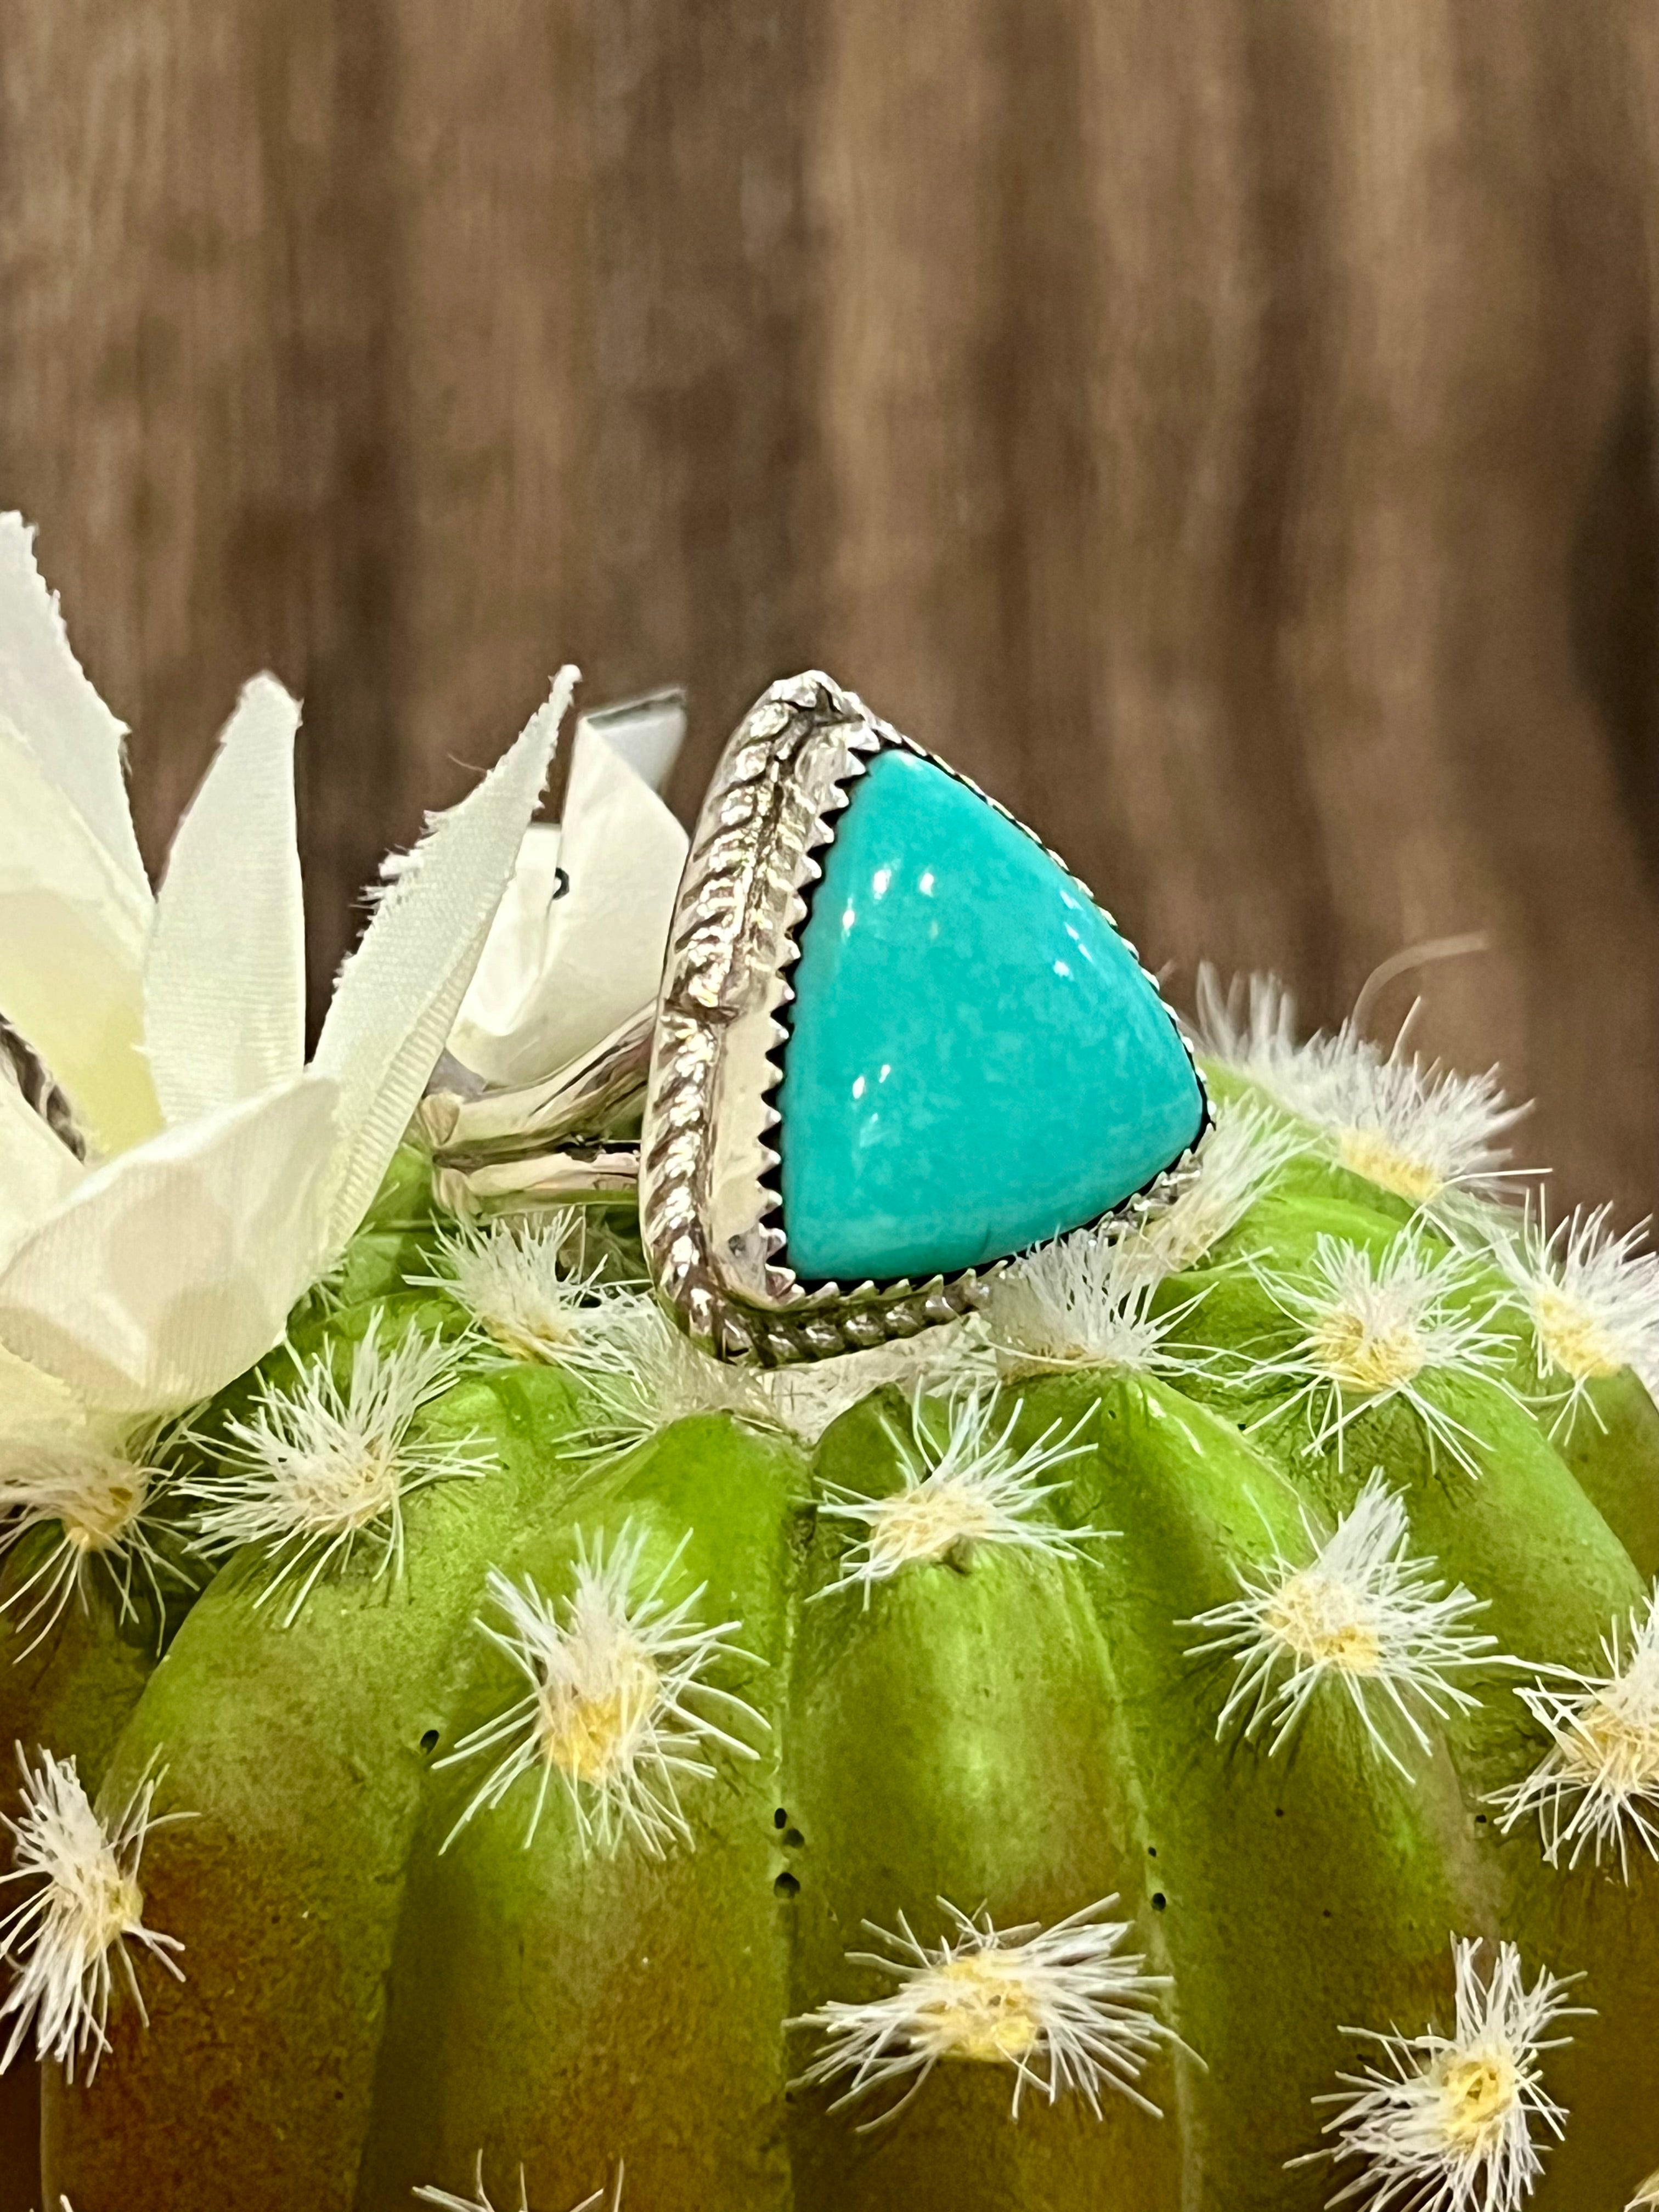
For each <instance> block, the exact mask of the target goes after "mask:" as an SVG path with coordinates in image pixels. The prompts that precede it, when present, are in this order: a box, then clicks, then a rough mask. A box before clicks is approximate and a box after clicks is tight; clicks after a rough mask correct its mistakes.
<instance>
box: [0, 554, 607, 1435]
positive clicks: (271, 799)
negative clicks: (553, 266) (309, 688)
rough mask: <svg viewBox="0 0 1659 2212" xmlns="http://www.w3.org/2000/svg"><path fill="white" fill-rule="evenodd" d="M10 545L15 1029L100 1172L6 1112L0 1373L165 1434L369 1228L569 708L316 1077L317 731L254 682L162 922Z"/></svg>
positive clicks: (0, 1146)
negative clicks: (309, 936) (311, 1038)
mask: <svg viewBox="0 0 1659 2212" xmlns="http://www.w3.org/2000/svg"><path fill="white" fill-rule="evenodd" d="M31 536H32V533H31V532H29V531H28V530H27V528H26V527H25V526H24V525H23V522H22V520H21V517H19V516H17V515H6V516H3V517H0V779H3V782H4V787H5V788H6V791H7V793H8V804H7V805H6V807H5V809H4V811H3V813H0V1010H3V1012H4V1013H5V1015H6V1017H7V1018H8V1019H9V1020H10V1021H11V1022H12V1023H13V1024H14V1025H15V1027H16V1028H17V1029H18V1030H20V1031H21V1034H22V1035H23V1036H25V1037H26V1038H27V1042H28V1043H29V1044H30V1046H31V1047H32V1048H33V1049H34V1051H35V1052H36V1053H37V1054H39V1055H40V1058H41V1060H43V1061H44V1062H45V1064H46V1066H47V1068H48V1069H49V1070H50V1071H51V1073H52V1076H53V1077H54V1078H55V1079H56V1080H57V1081H58V1084H59V1085H60V1086H61V1087H62V1089H63V1090H64V1092H65V1093H66V1095H67V1096H68V1097H69V1099H70V1103H71V1104H72V1106H73V1108H74V1109H75V1113H76V1120H77V1123H78V1125H79V1127H81V1129H82V1131H83V1133H84V1134H85V1137H86V1139H87V1144H88V1152H89V1154H90V1157H89V1158H88V1160H87V1161H85V1162H83V1161H82V1160H81V1159H79V1158H77V1157H76V1155H75V1153H73V1152H71V1151H70V1148H69V1147H68V1146H67V1145H65V1144H64V1143H63V1142H61V1141H60V1139H58V1137H57V1136H56V1135H55V1134H54V1133H52V1131H51V1130H50V1129H49V1128H48V1127H47V1126H46V1123H45V1121H43V1120H41V1118H40V1116H39V1115H36V1114H35V1113H34V1112H33V1109H32V1108H31V1107H30V1106H29V1105H28V1103H27V1100H25V1099H24V1098H23V1097H22V1095H21V1091H19V1090H18V1089H17V1087H16V1086H15V1085H13V1084H10V1083H0V1345H3V1346H4V1347H5V1348H6V1349H7V1350H8V1351H9V1352H12V1353H14V1354H15V1355H17V1357H18V1358H21V1359H23V1360H26V1361H28V1362H30V1363H31V1364H33V1366H34V1367H35V1368H37V1369H39V1370H44V1372H45V1373H46V1375H48V1376H53V1377H56V1378H57V1379H58V1381H60V1382H61V1383H64V1384H66V1385H67V1386H68V1387H69V1389H70V1390H72V1391H73V1392H74V1394H75V1395H76V1398H77V1399H78V1400H79V1401H80V1402H81V1403H82V1405H84V1406H86V1407H91V1408H94V1409H98V1410H100V1411H108V1412H115V1413H122V1414H131V1415H145V1414H149V1413H160V1412H164V1411H168V1410H172V1409H175V1408H177V1407H181V1406H184V1405H186V1404H189V1403H190V1402H191V1401H194V1400H197V1399H199V1398H203V1397H205V1396H208V1395H211V1394H212V1393H213V1392H214V1391H216V1390H217V1389H221V1388H222V1386H223V1385H224V1384H225V1383H228V1382H229V1381H230V1380H231V1379H232V1378H233V1377H234V1376H236V1375H238V1374H240V1372H241V1371H242V1370H243V1369H244V1368H246V1367H247V1366H249V1365H250V1364H252V1362H253V1361H254V1360H256V1359H258V1358H260V1357H261V1356H262V1355H263V1354H264V1352H268V1351H269V1350H270V1347H271V1346H272V1345H273V1344H275V1343H276V1341H277V1340H279V1338H280V1337H281V1335H282V1332H283V1323H284V1321H285V1319H286V1316H287V1314H288V1312H289V1308H290V1307H291V1306H292V1304H294V1302H295V1299H296V1298H298V1297H301V1295H302V1294H303V1292H304V1291H306V1290H307V1288H308V1287H309V1285H311V1283H312V1282H313V1281H314V1280H315V1279H317V1277H318V1276H319V1274H320V1273H323V1272H324V1271H325V1269H326V1268H327V1267H329V1266H330V1265H331V1263H332V1261H333V1260H334V1259H335V1258H336V1257H337V1255H338V1254H339V1252H340V1251H341V1249H343V1246H344V1244H345V1243H346V1241H347V1239H348V1238H349V1237H350V1235H351V1234H352V1231H354V1230H355V1229H356V1226H357V1225H358V1223H359V1222H360V1221H361V1220H362V1216H363V1214H364V1212H365V1211H366V1210H367V1208H368V1204H369V1201H370V1200H371V1199H372V1198H373V1197H374V1192H375V1190H376V1188H378V1186H379V1184H380V1178H381V1176H383V1174H384V1173H385V1171H386V1164H387V1163H388V1161H389V1160H390V1158H391V1157H392V1152H394V1151H395V1149H396V1147H397V1145H398V1140H399V1139H400V1138H401V1137H402V1135H403V1133H404V1127H405V1126H406V1125H407V1123H408V1121H409V1117H410V1114H411V1112H412V1111H413V1109H414V1107H415V1105H416V1101H417V1100H418V1098H419V1097H420V1094H421V1091H422V1086H423V1085H424V1084H425V1082H426V1079H427V1077H428V1074H429V1073H430V1071H431V1068H432V1066H433V1064H434V1062H435V1060H436V1059H437V1057H438V1054H439V1053H440V1052H441V1049H442V1048H443V1043H444V1040H445V1038H446V1037H447V1035H448V1033H449V1030H450V1028H451V1025H452V1024H453V1021H454V1018H455V1013H456V1010H457V1008H458V1007H459V1004H460V1001H461V998H462V994H464V992H465V988H466V986H467V983H468V981H470V979H471V975H472V971H473V969H474V968H475V967H476V965H477V960H478V956H479V952H480V951H481V949H482V947H483V943H484V939H485V937H486V934H487V933H488V930H489V924H490V921H491V920H492V918H493V916H494V915H495V908H496V906H497V905H498V903H499V902H500V899H501V893H502V890H503V888H504V886H505V884H506V883H507V878H508V877H509V874H510V872H511V869H512V865H513V856H514V854H516V853H517V851H518V848H519V844H520V839H521V837H522V836H523V833H524V828H525V824H526V821H527V819H528V817H529V816H530V814H531V813H532V811H533V809H534V807H535V805H536V803H537V800H538V798H539V796H540V793H541V788H542V785H543V782H544V779H545V776H546V773H547V767H548V763H549V761H550V758H551V756H552V751H553V747H554V744H555V743H556V739H557V734H558V726H559V722H560V720H561V718H562V714H563V712H564V709H565V707H566V705H567V704H568V700H569V696H570V691H571V689H572V686H573V685H574V681H575V673H576V671H574V669H566V670H564V671H562V672H561V674H560V677H559V678H558V680H557V682H556V684H555V685H554V686H553V690H552V695H551V696H550V699H549V701H548V702H547V703H546V705H544V707H542V708H540V709H539V710H538V712H537V714H535V715H534V716H532V719H531V721H530V723H529V725H528V726H527V727H526V730H525V732H524V733H523V735H522V736H521V737H520V738H519V740H518V742H517V743H516V744H514V745H513V747H512V748H511V749H510V750H508V751H507V753H506V754H505V755H504V756H503V757H502V758H501V761H500V762H499V763H497V764H496V766H495V768H494V769H492V770H491V771H490V772H489V775H486V776H485V777H484V778H483V781H482V782H481V783H480V784H479V785H478V786H477V788H476V789H475V790H474V791H473V792H471V793H470V794H469V796H468V797H467V798H466V799H464V800H463V801H462V802H461V804H460V805H459V806H456V807H454V808H453V809H451V811H449V812H448V813H447V814H445V815H442V816H440V817H435V818H434V819H433V820H432V822H431V823H429V825H428V835H427V836H426V838H425V839H424V840H423V842H422V844H421V846H420V847H419V848H417V850H416V853H415V854H413V855H412V856H411V859H410V862H409V864H408V865H407V866H405V867H404V869H403V871H402V872H401V873H400V876H399V879H398V882H397V883H396V884H394V885H393V886H392V888H391V890H389V891H388V892H387V893H386V896H385V897H384V898H383V899H382V900H381V902H380V906H379V908H378V909H377V911H376V913H375V914H374V918H373V920H372V921H371V922H370V924H369V927H368V929H367V930H366V931H365V933H364V934H363V938H362V942H361V943H360V945H358V947H357V949H356V951H355V952H354V953H353V955H352V956H351V957H350V958H349V960H348V961H347V962H346V963H345V965H344V967H343V969H342V970H341V973H340V976H339V980H338V981H337V986H336V988H335V992H334V997H333V1002H332V1004H331V1006H330V1008H329V1011H328V1014H327V1017H326V1019H325V1022H324V1024H323V1029H322V1034H321V1036H320V1038H319V1042H318V1047H317V1052H316V1054H315V1057H314V1058H313V1061H312V1063H311V1065H310V1066H308V1067H307V1065H306V1062H305V969H304V917H303V911H302V907H301V884H300V863H299V855H298V851H297V848H296V845H295V816H294V771H293V759H294V739H295V732H296V730H297V729H298V726H299V719H300V710H299V708H298V706H297V704H296V702H295V701H294V700H292V699H291V698H290V697H289V695H288V694H287V692H286V691H284V690H283V687H282V686H281V684H278V683H276V681H275V679H274V678H271V677H269V676H259V677H256V678H254V679H253V680H252V683H250V684H247V685H246V688H245V689H244V690H243V692H242V695H241V697H240V700H239V701H238V702H237V706H236V709H235V712H234V714H232V716H231V718H230V720H229V722H228V724H227V725H226V726H225V729H224V732H223V733H222V737H221V738H220V742H219V749H218V751H217V753H216V756H215V758H214V761H213V763H212V765H211V767H210V769H209V771H208V774H207V775H206V777H205V779H204V781H203V784H202V787H201V788H200V790H199V791H198V792H197V794H196V797H195V799H193V800H192V802H191V805H190V808H189V810H188V811H187V812H186V813H185V817H184V819H183V821H182V822H181V823H180V824H179V829H178V833H177V835H176V836H175V837H174V839H173V848H172V851H171V854H170V855H169V858H168V862H167V872H166V875H165V877H164V878H163V881H162V884H161V889H160V890H159V892H157V893H155V895H154V896H152V894H151V891H150V889H149V883H148V881H147V879H146V878H145V875H144V871H143V863H142V861H141V860H140V859H139V856H138V848H137V841H136V839H135V837H134V835H133V829H132V821H131V814H130V812H129V811H128V806H127V797H126V788H125V781H124V777H123V773H122V763H121V750H120V746H121V738H122V735H123V731H122V726H121V725H120V724H119V723H118V722H117V721H116V720H115V719H114V717H113V716H112V714H110V713H109V711H108V709H107V708H106V707H105V706H104V704H103V702H102V701H101V700H100V698H99V697H98V695H97V693H96V692H95V691H94V689H93V687H92V685H91V684H90V683H89V682H88V680H87V678H86V677H85V675H84V674H83V673H82V670H81V668H80V667H79V665H78V664H77V663H76V659H75V656H74V654H73V653H72V652H71V651H70V645H69V641H68V638H67V636H66V635H65V634H64V626H63V623H62V621H61V619H60V617H59V616H58V606H57V602H56V600H55V599H53V598H52V595H51V594H50V593H49V592H47V590H46V585H45V583H44V582H43V580H41V577H40V573H39V571H38V569H37V568H36V567H35V564H34V557H33V546H32V543H31Z"/></svg>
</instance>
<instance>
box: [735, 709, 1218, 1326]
mask: <svg viewBox="0 0 1659 2212" xmlns="http://www.w3.org/2000/svg"><path fill="white" fill-rule="evenodd" d="M799 945H800V958H799V962H798V963H797V964H796V966H795V969H794V971H793V976H792V979H791V980H792V981H793V985H794V988H795V994H796V996H795V1003H794V1006H793V1012H792V1013H791V1016H790V1036H789V1041H788V1043H787V1046H786V1047H785V1048H784V1054H783V1079H782V1082H781V1085H780V1086H779V1089H778V1092H777V1099H776V1103H777V1105H778V1107H779V1109H780V1111H781V1115H782V1117H783V1118H782V1126H781V1130H780V1132H779V1133H778V1136H777V1138H776V1139H775V1142H776V1143H777V1145H778V1148H779V1151H780V1153H781V1159H782V1169H781V1178H782V1183H781V1187H782V1195H783V1227H784V1231H785V1235H786V1237H787V1240H788V1253H787V1257H788V1261H789V1264H790V1265H791V1267H793V1268H794V1270H795V1272H796V1273H797V1274H798V1275H799V1276H801V1277H802V1278H804V1279H805V1280H807V1281H809V1282H822V1281H826V1280H830V1279H836V1280H839V1281H841V1282H842V1283H848V1282H850V1281H861V1280H863V1279H864V1278H865V1277H866V1276H870V1277H873V1278H875V1279H877V1280H880V1279H884V1278H890V1277H894V1276H899V1275H908V1276H911V1277H923V1276H928V1275H933V1274H939V1273H945V1274H948V1273H952V1272H954V1271H955V1270H957V1269H959V1268H963V1267H977V1266H979V1265H981V1263H983V1262H984V1261H988V1260H994V1259H1000V1258H1002V1257H1004V1256H1005V1255H1007V1254H1009V1253H1012V1252H1018V1251H1023V1250H1024V1249H1025V1248H1026V1247H1027V1246H1029V1245H1031V1244H1035V1243H1039V1242H1040V1241H1041V1240H1042V1238H1044V1237H1053V1236H1055V1235H1057V1234H1058V1233H1059V1232H1060V1231H1061V1230H1065V1229H1074V1228H1076V1227H1078V1226H1079V1225H1080V1224H1082V1223H1084V1222H1085V1221H1092V1220H1093V1219H1094V1218H1096V1217H1097V1215H1099V1214H1101V1213H1103V1212H1106V1210H1107V1209H1108V1208H1109V1207H1110V1206H1116V1205H1118V1204H1119V1203H1120V1202H1121V1200H1124V1199H1126V1198H1127V1197H1129V1196H1130V1195H1131V1194H1132V1193H1133V1192H1135V1191H1137V1190H1139V1189H1140V1188H1143V1186H1144V1185H1146V1183H1148V1182H1151V1180H1152V1177H1153V1176H1155V1175H1157V1174H1158V1171H1159V1170H1160V1169H1163V1168H1165V1167H1168V1166H1169V1165H1170V1163H1171V1162H1172V1161H1174V1160H1176V1159H1177V1158H1179V1157H1180V1155H1181V1153H1182V1152H1183V1151H1184V1150H1185V1149H1186V1147H1187V1146H1188V1145H1189V1144H1191V1143H1192V1142H1193V1140H1194V1139H1195V1138H1196V1137H1197V1135H1198V1134H1199V1132H1200V1129H1201V1128H1202V1127H1203V1121H1204V1101H1203V1092H1202V1091H1201V1090H1200V1085H1199V1081H1198V1078H1197V1076H1196V1075H1195V1074H1194V1072H1193V1066H1192V1063H1191V1061H1190V1060H1189V1059H1188V1056H1187V1053H1186V1049H1185V1048H1184V1047H1183V1045H1182V1042H1181V1039H1180V1037H1179V1036H1178V1035H1177V1034H1176V1027H1175V1024H1174V1022H1173V1020H1172V1019H1171V1018H1170V1014H1169V1012H1168V1011H1167V1009H1166V1008H1165V1007H1164V1005H1163V1003H1162V1001H1161V1000H1159V998H1158V994H1157V992H1156V991H1155V990H1154V989H1153V987H1152V984H1151V983H1150V982H1149V981H1148V980H1147V978H1146V975H1144V974H1143V973H1142V971H1141V969H1140V967H1139V963H1138V962H1137V961H1136V960H1135V958H1134V957H1133V954H1132V953H1131V952H1130V951H1129V949H1128V947H1127V945H1125V943H1124V942H1123V939H1121V937H1120V936H1119V935H1118V933H1117V932H1116V931H1115V929H1114V928H1113V927H1112V926H1111V924H1110V922H1109V921H1108V920H1107V919H1106V916H1105V915H1103V914H1102V912H1101V911H1100V909H1099V908H1098V907H1097V906H1096V905H1095V904H1094V903H1093V902H1092V901H1091V899H1090V898H1089V896H1087V894H1086V893H1085V891H1083V890H1081V889H1080V887H1079V885H1078V884H1076V883H1074V882H1073V879H1072V878H1070V877H1069V876H1068V875H1067V874H1066V872H1065V871H1064V870H1063V869H1062V868H1060V867H1058V866H1056V865H1055V864H1054V861H1053V860H1050V859H1049V857H1048V854H1047V853H1045V852H1044V851H1043V849H1042V846H1040V845H1039V844H1038V843H1037V842H1036V839H1035V838H1033V837H1030V836H1027V835H1026V833H1025V832H1024V830H1023V829H1018V828H1017V827H1016V826H1015V824H1014V823H1012V822H1010V821H1008V820H1007V819H1006V817H1004V816H1002V815H1000V814H999V813H998V812H997V811H996V809H995V808H994V807H993V806H990V805H987V803H986V802H985V800H984V799H981V798H979V797H978V796H977V795H976V794H975V793H973V792H971V791H969V789H967V787H965V786H964V785H963V784H960V783H958V782H957V781H956V779H955V778H954V777H953V776H951V775H946V774H945V771H944V770H943V769H939V768H936V767H935V766H933V763H931V762H929V761H925V760H920V759H918V758H916V757H915V755H913V754H910V753H905V752H899V751H887V752H882V753H879V754H878V755H877V757H876V758H875V759H874V761H873V762H872V763H871V766H870V768H869V769H868V771H867V773H866V775H863V776H861V777H860V779H859V780H858V781H857V782H855V783H854V785H853V786H852V797H851V803H850V805H848V807H847V809H846V811H844V812H843V813H842V815H841V816H840V817H839V819H838V822H837V824H836V837H835V842H834V843H833V844H832V845H831V846H830V847H829V850H828V852H827V854H825V855H824V872H823V881H822V882H821V883H820V884H818V886H817V890H816V891H815V892H814V894H813V896H812V907H811V914H810V915H809V916H808V918H807V921H806V922H805V927H804V928H803V929H802V931H801V933H800V935H799Z"/></svg>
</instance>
